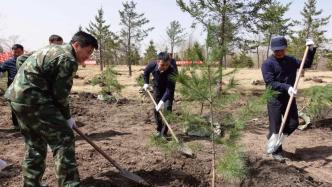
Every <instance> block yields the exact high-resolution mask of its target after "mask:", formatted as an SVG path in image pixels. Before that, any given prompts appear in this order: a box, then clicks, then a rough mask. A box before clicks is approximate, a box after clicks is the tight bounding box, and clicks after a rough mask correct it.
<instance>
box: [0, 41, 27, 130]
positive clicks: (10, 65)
mask: <svg viewBox="0 0 332 187" xmlns="http://www.w3.org/2000/svg"><path fill="white" fill-rule="evenodd" d="M12 53H13V57H11V58H10V59H8V60H7V61H5V62H4V63H3V64H2V66H0V77H1V75H2V73H4V72H7V73H8V79H7V86H8V87H9V86H10V85H11V84H12V82H13V81H14V78H15V75H16V73H17V69H16V59H17V57H19V56H21V55H22V54H23V53H24V49H23V46H22V45H20V44H14V45H13V47H12ZM12 121H13V125H14V128H15V129H16V130H18V129H19V126H18V122H17V119H16V116H15V114H14V112H12Z"/></svg>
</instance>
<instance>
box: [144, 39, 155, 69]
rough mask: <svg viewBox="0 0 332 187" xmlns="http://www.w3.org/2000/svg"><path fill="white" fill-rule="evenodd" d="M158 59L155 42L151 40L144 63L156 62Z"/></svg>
mask: <svg viewBox="0 0 332 187" xmlns="http://www.w3.org/2000/svg"><path fill="white" fill-rule="evenodd" d="M156 57H157V50H156V47H155V45H154V43H153V41H152V40H151V41H150V44H149V46H148V48H147V49H146V50H145V53H144V62H143V63H148V62H149V61H151V60H155V59H156Z"/></svg>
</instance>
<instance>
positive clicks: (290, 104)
mask: <svg viewBox="0 0 332 187" xmlns="http://www.w3.org/2000/svg"><path fill="white" fill-rule="evenodd" d="M308 51H309V46H307V47H306V49H305V52H304V55H303V58H302V62H301V65H300V69H299V71H298V73H297V76H296V80H295V84H294V87H293V88H294V89H297V87H298V84H299V81H300V77H301V72H302V70H303V67H304V63H305V60H306V58H307V55H308ZM293 99H294V95H292V96H291V97H290V98H289V101H288V104H287V108H286V111H285V115H284V116H283V118H282V122H281V126H280V129H279V134H278V137H279V138H280V137H281V134H282V132H283V130H284V128H285V124H286V120H287V118H288V114H289V111H290V107H291V106H292V102H293Z"/></svg>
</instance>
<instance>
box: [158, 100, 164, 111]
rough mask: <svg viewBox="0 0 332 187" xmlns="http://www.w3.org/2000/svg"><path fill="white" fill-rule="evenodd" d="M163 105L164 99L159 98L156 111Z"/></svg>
mask: <svg viewBox="0 0 332 187" xmlns="http://www.w3.org/2000/svg"><path fill="white" fill-rule="evenodd" d="M163 107H164V101H162V100H160V101H159V103H158V104H157V106H156V111H157V112H159V110H160V109H162V108H163Z"/></svg>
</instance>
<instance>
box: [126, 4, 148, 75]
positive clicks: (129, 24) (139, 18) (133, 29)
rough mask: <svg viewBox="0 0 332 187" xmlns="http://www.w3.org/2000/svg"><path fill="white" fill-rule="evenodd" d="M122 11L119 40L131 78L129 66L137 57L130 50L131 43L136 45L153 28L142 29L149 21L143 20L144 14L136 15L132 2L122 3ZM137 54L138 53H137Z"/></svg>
mask: <svg viewBox="0 0 332 187" xmlns="http://www.w3.org/2000/svg"><path fill="white" fill-rule="evenodd" d="M122 5H123V10H120V11H119V14H120V20H121V23H120V24H121V25H122V29H121V35H120V36H121V39H122V45H123V46H124V48H125V51H124V53H125V56H126V57H127V59H126V61H127V65H128V68H129V76H131V74H132V71H131V65H132V64H133V61H134V60H135V59H132V58H133V57H135V58H136V57H137V55H134V54H133V53H136V52H135V49H133V48H132V46H133V43H135V44H138V43H139V42H141V41H142V40H143V39H144V38H145V37H147V36H148V33H149V32H150V31H152V30H153V27H149V28H143V27H144V26H145V25H146V24H148V23H149V22H150V21H149V20H148V19H147V18H145V15H144V13H138V12H137V11H136V3H134V1H126V2H123V3H122ZM137 54H138V53H137Z"/></svg>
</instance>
